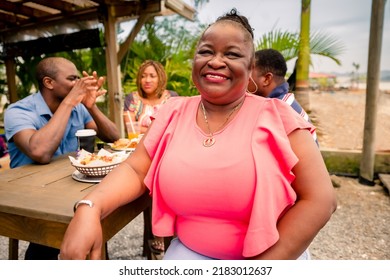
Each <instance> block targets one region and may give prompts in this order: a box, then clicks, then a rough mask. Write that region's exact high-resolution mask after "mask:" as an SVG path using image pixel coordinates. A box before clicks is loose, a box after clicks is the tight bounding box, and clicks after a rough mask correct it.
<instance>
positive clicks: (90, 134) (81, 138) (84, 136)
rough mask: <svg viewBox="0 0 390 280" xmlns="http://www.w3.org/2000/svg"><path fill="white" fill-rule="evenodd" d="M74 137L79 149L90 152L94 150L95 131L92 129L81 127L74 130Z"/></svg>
mask: <svg viewBox="0 0 390 280" xmlns="http://www.w3.org/2000/svg"><path fill="white" fill-rule="evenodd" d="M76 137H77V139H78V140H77V141H78V144H79V147H78V148H79V150H82V149H84V150H86V151H88V152H90V153H93V152H94V151H95V137H96V131H95V130H93V129H81V130H77V131H76Z"/></svg>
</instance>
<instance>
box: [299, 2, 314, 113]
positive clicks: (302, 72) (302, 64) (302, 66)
mask: <svg viewBox="0 0 390 280" xmlns="http://www.w3.org/2000/svg"><path fill="white" fill-rule="evenodd" d="M310 3H311V0H302V5H301V30H300V34H299V48H298V59H297V63H296V67H297V72H296V91H295V93H296V98H297V100H298V102H299V103H300V104H301V106H302V107H303V108H304V109H305V110H306V111H310V96H309V65H310Z"/></svg>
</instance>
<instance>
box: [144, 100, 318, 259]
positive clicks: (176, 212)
mask: <svg viewBox="0 0 390 280" xmlns="http://www.w3.org/2000/svg"><path fill="white" fill-rule="evenodd" d="M199 102H200V96H194V97H179V98H171V99H169V100H168V102H167V103H166V105H165V106H163V107H162V108H161V109H160V111H159V112H158V113H157V115H156V117H155V120H154V123H153V125H152V127H151V129H150V130H149V132H148V135H147V137H145V140H144V144H145V146H146V149H147V151H148V153H149V155H150V157H151V158H152V165H151V168H150V170H149V172H148V174H147V176H146V178H145V184H146V185H147V187H148V188H149V190H150V193H151V195H152V197H153V205H152V225H153V233H154V234H155V235H157V236H172V235H175V234H176V235H177V236H178V237H179V239H180V240H181V242H183V244H185V245H186V246H187V247H189V248H190V249H192V250H194V251H196V252H198V253H200V254H203V255H206V256H209V257H212V258H217V259H243V258H245V257H251V256H255V255H258V254H260V253H261V252H263V251H265V250H266V249H267V248H269V247H270V246H272V245H273V244H274V243H275V242H276V241H277V240H278V238H279V234H278V231H277V228H276V223H277V221H278V218H279V217H280V215H281V214H282V213H283V211H285V210H286V209H287V208H288V207H290V206H291V205H293V204H294V202H295V199H296V194H295V192H294V190H293V189H292V188H291V182H292V181H293V180H294V178H295V176H294V174H292V172H291V169H292V167H293V166H294V165H295V164H296V163H297V160H298V159H297V157H296V156H295V154H294V153H293V151H292V149H291V147H290V143H289V140H288V137H287V135H288V134H289V133H291V132H292V131H294V130H295V129H310V130H313V129H314V127H313V126H312V125H311V124H309V123H308V122H306V121H305V120H304V119H303V118H302V117H301V116H300V115H298V114H297V113H296V112H295V111H294V110H293V109H291V108H290V106H289V105H287V104H285V103H284V102H283V101H280V100H276V99H265V98H262V97H257V96H253V95H247V96H246V98H245V101H244V103H243V105H242V107H241V109H240V110H239V112H238V113H237V114H236V116H235V117H234V119H232V120H231V122H230V123H229V124H228V125H227V126H226V127H224V128H223V129H222V130H220V131H218V132H216V133H215V134H214V138H215V140H216V142H215V144H214V145H213V146H211V147H204V146H203V140H204V139H205V138H206V136H207V134H205V133H204V132H203V131H202V130H201V129H200V128H199V127H198V125H197V123H196V121H195V120H196V114H197V111H198V106H199Z"/></svg>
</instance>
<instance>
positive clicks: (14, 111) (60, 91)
mask: <svg viewBox="0 0 390 280" xmlns="http://www.w3.org/2000/svg"><path fill="white" fill-rule="evenodd" d="M36 78H37V81H38V85H39V92H37V93H35V94H32V95H30V96H28V97H26V98H24V99H22V100H20V101H18V102H15V103H13V104H11V105H9V107H8V108H7V110H6V111H5V114H4V128H5V133H6V138H7V141H8V150H9V154H10V167H11V168H15V167H18V166H22V165H25V164H29V163H38V164H47V163H49V162H50V161H51V160H52V158H53V157H56V156H59V155H62V154H66V153H69V152H73V151H76V150H77V148H78V144H77V138H76V136H75V133H76V131H77V130H79V129H84V128H87V129H94V130H95V131H96V133H97V136H98V137H99V138H100V139H101V140H102V141H105V142H114V141H116V140H118V139H119V136H120V134H119V131H118V129H117V127H116V125H115V123H113V122H112V121H111V120H110V119H109V118H107V117H106V116H105V115H104V114H103V112H101V111H100V110H99V108H98V107H97V105H96V98H97V97H99V96H101V95H103V94H105V93H106V90H103V89H102V88H101V87H102V85H103V83H104V78H103V77H98V76H97V73H96V72H93V74H92V75H91V76H90V75H88V73H86V72H83V77H82V78H80V76H79V72H78V70H77V68H76V66H75V65H74V64H73V63H72V62H71V61H69V60H67V59H65V58H62V57H48V58H45V59H43V60H42V61H41V62H39V64H38V65H37V69H36ZM58 252H59V250H57V249H54V248H50V247H46V246H42V245H38V244H34V243H30V245H29V247H28V249H27V251H26V256H25V259H43V260H47V259H56V258H57V255H58Z"/></svg>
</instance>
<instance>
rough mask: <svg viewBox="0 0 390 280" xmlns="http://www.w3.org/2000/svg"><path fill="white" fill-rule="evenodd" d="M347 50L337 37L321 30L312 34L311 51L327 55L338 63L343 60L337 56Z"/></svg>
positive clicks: (315, 53)
mask: <svg viewBox="0 0 390 280" xmlns="http://www.w3.org/2000/svg"><path fill="white" fill-rule="evenodd" d="M344 50H345V47H344V45H343V44H342V43H341V42H340V41H339V40H338V39H337V38H335V37H333V36H331V35H329V34H327V33H325V32H321V31H316V32H314V33H312V35H311V36H310V53H311V54H314V55H321V56H324V57H327V58H329V59H331V60H333V61H334V62H336V63H337V65H341V61H340V60H339V59H338V58H337V56H339V55H340V54H342V53H343V52H344Z"/></svg>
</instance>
